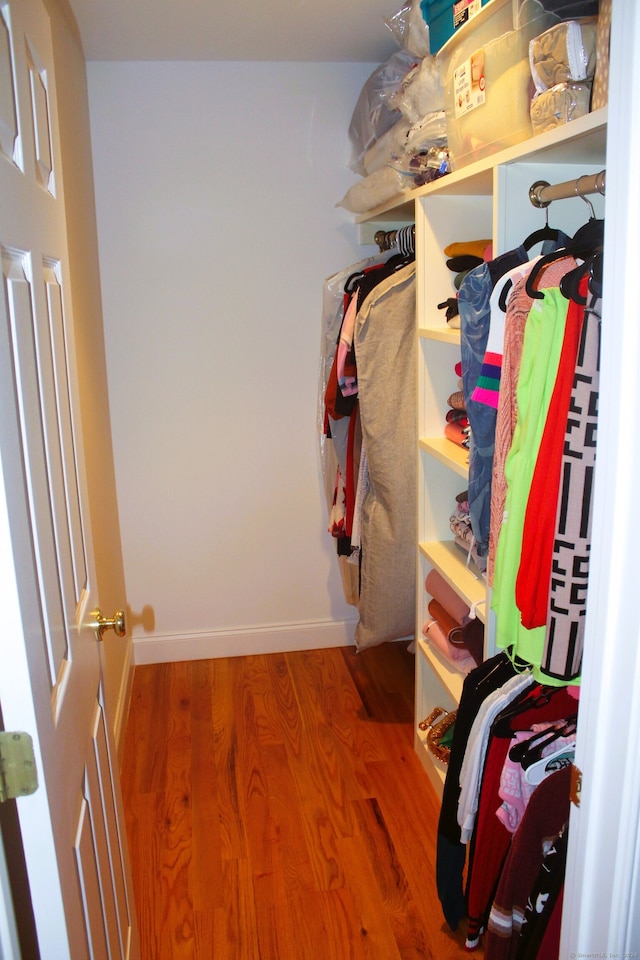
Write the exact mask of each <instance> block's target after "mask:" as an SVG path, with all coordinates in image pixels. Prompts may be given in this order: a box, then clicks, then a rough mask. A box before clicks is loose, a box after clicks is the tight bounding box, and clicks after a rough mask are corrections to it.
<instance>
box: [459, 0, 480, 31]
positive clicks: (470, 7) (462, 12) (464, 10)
mask: <svg viewBox="0 0 640 960" xmlns="http://www.w3.org/2000/svg"><path fill="white" fill-rule="evenodd" d="M481 9H482V0H457V2H456V3H454V5H453V29H454V30H457V29H458V27H461V26H462V24H463V23H466V22H467V20H471V19H472V17H475V15H476V14H477V13H480V10H481Z"/></svg>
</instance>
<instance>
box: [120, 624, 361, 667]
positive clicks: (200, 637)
mask: <svg viewBox="0 0 640 960" xmlns="http://www.w3.org/2000/svg"><path fill="white" fill-rule="evenodd" d="M357 622H358V621H357V620H320V621H317V620H315V621H309V622H306V623H281V624H270V625H269V626H268V627H246V628H244V627H243V628H237V629H234V630H213V631H210V632H203V633H183V634H165V635H162V634H141V635H140V636H134V638H133V658H134V663H135V664H136V666H137V665H140V664H147V663H173V662H178V661H180V660H212V659H215V658H217V657H245V656H249V655H250V654H257V653H289V652H292V651H295V650H317V649H319V648H323V647H347V646H352V645H353V636H354V633H355V629H356V624H357Z"/></svg>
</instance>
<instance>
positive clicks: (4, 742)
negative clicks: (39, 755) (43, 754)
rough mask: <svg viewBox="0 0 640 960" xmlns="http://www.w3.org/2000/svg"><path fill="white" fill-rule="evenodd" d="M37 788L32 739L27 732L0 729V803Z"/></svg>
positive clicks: (23, 795)
mask: <svg viewBox="0 0 640 960" xmlns="http://www.w3.org/2000/svg"><path fill="white" fill-rule="evenodd" d="M37 789H38V771H37V770H36V758H35V754H34V752H33V740H32V739H31V737H30V736H29V734H28V733H18V732H15V731H14V732H8V731H0V803H4V801H5V800H15V799H16V797H27V796H29V795H30V794H31V793H35V792H36V790H37Z"/></svg>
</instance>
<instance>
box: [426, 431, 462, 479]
mask: <svg viewBox="0 0 640 960" xmlns="http://www.w3.org/2000/svg"><path fill="white" fill-rule="evenodd" d="M418 443H419V445H420V449H421V450H424V451H425V452H426V453H428V454H430V455H431V456H432V457H435V458H436V460H439V461H440V462H441V463H444V465H445V466H446V467H449V468H450V469H451V470H453V471H454V472H455V473H457V474H458V476H460V477H462V478H463V479H464V481H465V483H466V482H467V481H468V479H469V451H468V450H465V448H464V447H459V446H458V445H457V444H456V443H453V441H452V440H449V439H447V437H423V438H421V439H420V440H419V441H418Z"/></svg>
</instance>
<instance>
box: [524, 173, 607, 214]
mask: <svg viewBox="0 0 640 960" xmlns="http://www.w3.org/2000/svg"><path fill="white" fill-rule="evenodd" d="M606 173H607V171H606V170H601V171H600V173H593V174H589V175H585V176H582V177H578V178H577V179H576V180H566V181H565V182H564V183H554V184H553V185H552V184H550V183H547V181H546V180H536V182H535V183H532V184H531V186H530V187H529V200H530V201H531V203H532V204H533V205H534V207H548V206H549V204H550V203H553V201H554V200H564V199H566V198H567V197H585V196H587V194H590V193H599V194H600V195H601V196H604V191H605V180H606Z"/></svg>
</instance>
